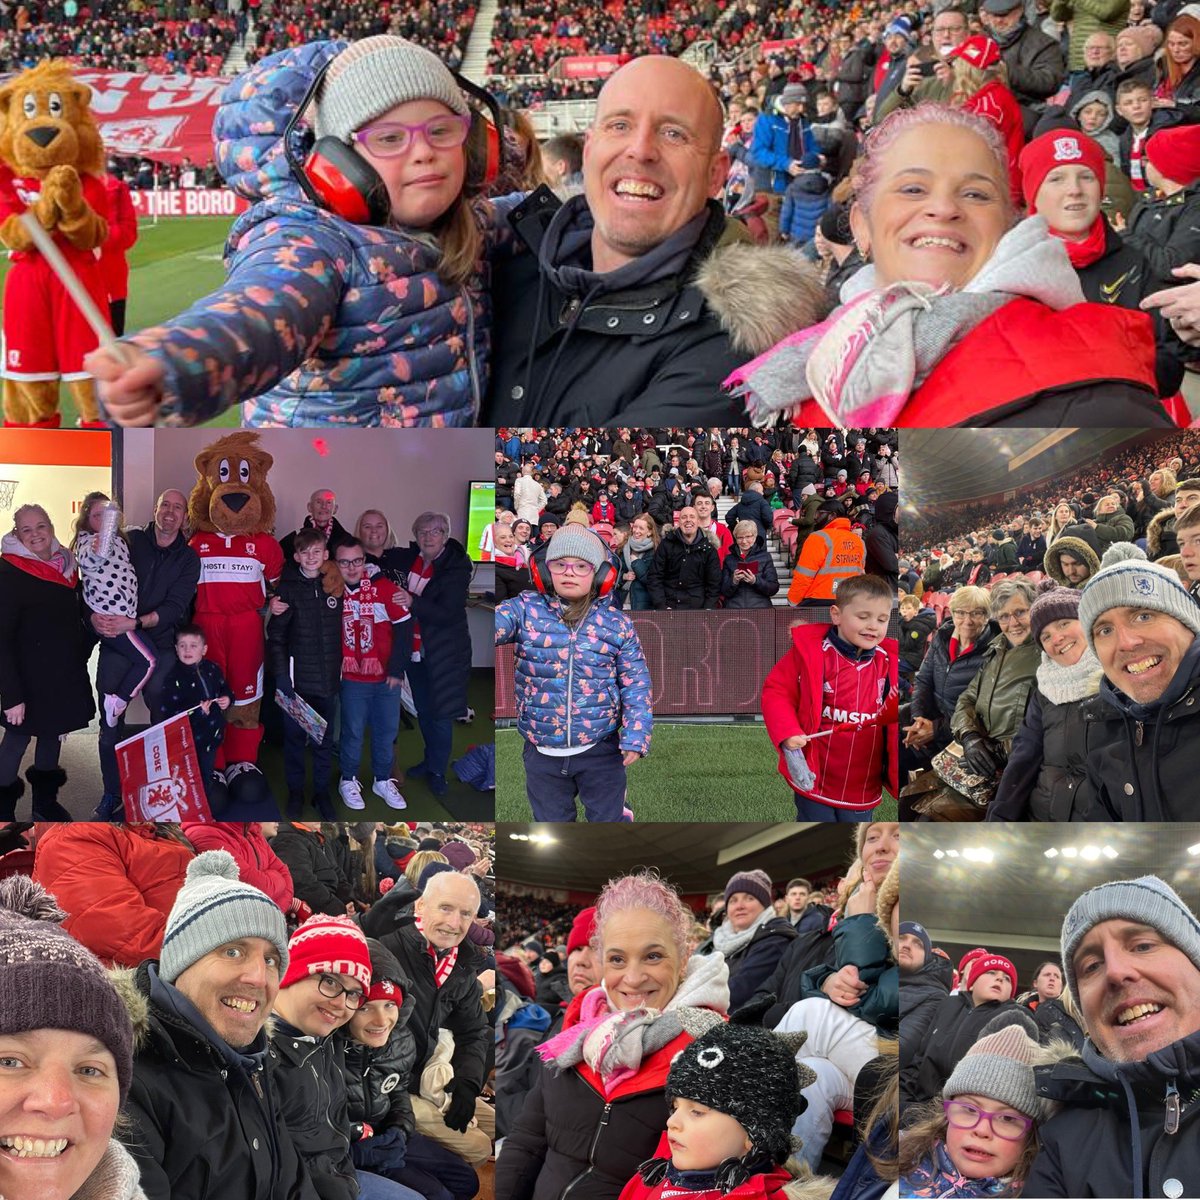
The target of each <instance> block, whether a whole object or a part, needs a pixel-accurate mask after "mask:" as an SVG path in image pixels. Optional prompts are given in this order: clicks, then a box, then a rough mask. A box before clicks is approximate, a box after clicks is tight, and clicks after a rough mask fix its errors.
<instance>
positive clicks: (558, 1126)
mask: <svg viewBox="0 0 1200 1200" xmlns="http://www.w3.org/2000/svg"><path fill="white" fill-rule="evenodd" d="M676 1040H678V1039H676ZM672 1045H674V1043H672ZM659 1054H661V1052H659ZM656 1057H657V1056H656ZM662 1065H663V1066H664V1067H665V1065H666V1064H662ZM643 1074H645V1065H644V1064H643ZM665 1082H666V1080H665V1070H660V1071H658V1072H655V1073H654V1074H652V1075H650V1077H649V1078H647V1079H646V1081H645V1083H641V1085H640V1086H639V1083H640V1081H639V1080H633V1081H631V1082H630V1083H629V1084H628V1085H622V1087H621V1091H620V1094H619V1096H618V1097H617V1098H616V1099H614V1100H612V1101H610V1102H608V1103H606V1102H605V1100H604V1098H603V1097H602V1096H601V1095H599V1093H597V1092H596V1091H595V1090H594V1089H593V1088H592V1086H591V1085H590V1084H589V1083H588V1082H587V1081H586V1080H585V1079H584V1078H583V1076H582V1075H581V1074H580V1073H579V1071H578V1070H577V1069H572V1070H569V1071H563V1072H562V1073H561V1074H559V1073H557V1072H554V1071H551V1070H550V1069H549V1068H543V1069H542V1070H541V1071H539V1072H538V1079H537V1083H536V1084H535V1085H534V1088H533V1090H532V1091H531V1092H530V1093H529V1095H528V1097H527V1098H526V1101H525V1107H524V1109H523V1110H522V1111H521V1115H520V1117H519V1118H518V1119H517V1123H516V1125H515V1127H514V1128H513V1130H512V1132H511V1133H510V1134H509V1135H508V1137H507V1138H506V1139H505V1142H504V1149H503V1151H502V1152H501V1154H500V1157H499V1159H497V1161H496V1196H497V1197H498V1198H499V1197H503V1200H568V1193H569V1200H617V1197H618V1196H619V1195H620V1194H621V1189H622V1188H624V1186H625V1185H626V1184H627V1183H628V1182H629V1181H630V1180H631V1179H632V1178H633V1176H634V1175H635V1174H636V1173H637V1169H638V1167H639V1166H640V1165H641V1164H642V1163H643V1162H645V1161H646V1159H648V1158H650V1157H652V1156H653V1154H654V1151H655V1150H656V1149H657V1147H658V1142H659V1138H660V1137H661V1136H662V1133H663V1131H664V1130H665V1129H666V1126H667V1102H666V1095H665V1088H664V1085H665Z"/></svg>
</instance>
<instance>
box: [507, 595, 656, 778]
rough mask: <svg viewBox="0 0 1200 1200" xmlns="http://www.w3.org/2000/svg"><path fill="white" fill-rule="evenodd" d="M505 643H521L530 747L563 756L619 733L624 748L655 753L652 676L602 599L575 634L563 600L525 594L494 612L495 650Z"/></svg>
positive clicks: (634, 640)
mask: <svg viewBox="0 0 1200 1200" xmlns="http://www.w3.org/2000/svg"><path fill="white" fill-rule="evenodd" d="M506 642H516V644H517V652H516V676H517V728H518V729H519V730H520V731H521V735H522V737H524V738H525V739H526V740H527V741H529V742H531V743H532V744H533V745H534V746H544V747H546V748H547V749H551V750H565V749H566V748H568V747H570V746H590V745H594V744H595V743H597V742H602V741H603V740H604V739H605V738H606V737H608V736H609V735H610V734H611V733H612V732H613V731H614V730H615V729H618V728H619V729H620V731H621V739H620V744H621V749H622V750H636V751H637V752H638V753H639V754H645V753H646V752H647V751H648V750H649V749H650V731H651V728H652V727H653V724H654V718H653V716H652V715H651V712H650V671H649V669H648V668H647V667H646V659H645V656H644V655H643V654H642V644H641V642H639V641H638V636H637V631H636V630H635V629H634V627H633V622H632V621H631V620H630V619H629V618H628V617H627V616H626V615H625V614H624V613H623V612H619V611H618V610H616V609H614V608H612V607H611V606H610V605H608V604H605V603H604V602H603V601H597V602H596V603H595V604H593V605H592V606H591V608H590V609H589V610H588V613H587V615H586V616H585V617H584V618H583V620H582V621H581V622H580V623H579V624H578V625H577V626H575V628H574V629H571V628H568V626H567V625H566V624H565V623H564V622H563V619H562V605H561V603H560V601H559V600H558V599H557V597H554V598H551V597H547V596H543V595H542V594H541V593H540V592H522V593H521V594H520V595H519V596H514V597H513V599H511V600H505V601H504V602H503V603H502V604H500V605H498V606H497V607H496V645H498V646H499V645H502V644H504V643H506Z"/></svg>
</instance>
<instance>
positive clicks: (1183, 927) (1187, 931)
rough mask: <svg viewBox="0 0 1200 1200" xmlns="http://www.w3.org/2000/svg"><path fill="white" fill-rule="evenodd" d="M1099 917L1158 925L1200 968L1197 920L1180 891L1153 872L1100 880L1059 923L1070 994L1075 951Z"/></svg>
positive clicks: (1199, 938)
mask: <svg viewBox="0 0 1200 1200" xmlns="http://www.w3.org/2000/svg"><path fill="white" fill-rule="evenodd" d="M1102 921H1136V922H1137V923H1139V924H1141V925H1149V926H1150V928H1151V929H1157V930H1158V932H1159V933H1160V934H1162V936H1163V937H1164V938H1166V939H1167V941H1168V942H1170V943H1171V945H1173V946H1175V947H1177V948H1178V949H1180V950H1182V951H1183V953H1184V954H1186V955H1187V957H1188V958H1190V959H1191V960H1192V962H1193V963H1194V964H1195V965H1196V967H1197V969H1198V970H1200V921H1198V920H1197V919H1196V914H1195V913H1193V912H1192V910H1191V909H1190V908H1188V906H1187V905H1186V904H1184V902H1183V901H1182V900H1181V899H1180V898H1179V894H1178V893H1177V892H1176V891H1175V890H1174V889H1173V888H1172V887H1171V886H1170V885H1169V884H1166V883H1163V881H1162V880H1161V879H1159V878H1158V877H1157V876H1156V875H1143V876H1142V877H1141V878H1140V879H1123V880H1117V881H1115V882H1113V883H1102V884H1100V885H1099V886H1098V887H1094V888H1092V889H1091V890H1090V891H1087V892H1084V893H1083V895H1082V896H1080V897H1079V899H1078V900H1076V901H1075V903H1074V904H1072V905H1071V908H1070V911H1069V912H1068V913H1067V916H1066V919H1065V920H1064V921H1063V927H1062V964H1063V974H1064V975H1065V976H1066V977H1067V987H1069V988H1070V989H1071V995H1073V996H1076V997H1078V995H1079V991H1078V989H1077V988H1076V986H1075V963H1074V961H1073V960H1074V958H1075V951H1076V950H1078V949H1079V943H1080V942H1081V941H1083V938H1084V935H1085V934H1086V933H1087V931H1088V930H1089V929H1091V928H1093V927H1094V926H1096V925H1099V924H1100V923H1101V922H1102Z"/></svg>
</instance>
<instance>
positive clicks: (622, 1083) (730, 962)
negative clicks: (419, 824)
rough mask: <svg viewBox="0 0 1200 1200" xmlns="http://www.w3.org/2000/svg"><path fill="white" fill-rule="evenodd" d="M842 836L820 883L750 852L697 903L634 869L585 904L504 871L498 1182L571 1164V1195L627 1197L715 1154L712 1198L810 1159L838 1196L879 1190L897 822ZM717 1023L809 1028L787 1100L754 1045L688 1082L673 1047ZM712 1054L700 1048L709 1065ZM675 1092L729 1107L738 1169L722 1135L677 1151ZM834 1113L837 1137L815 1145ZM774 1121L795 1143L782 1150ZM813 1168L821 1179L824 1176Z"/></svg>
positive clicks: (537, 1186)
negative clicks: (510, 878)
mask: <svg viewBox="0 0 1200 1200" xmlns="http://www.w3.org/2000/svg"><path fill="white" fill-rule="evenodd" d="M852 847H853V849H852V859H851V863H850V866H849V869H848V870H847V871H846V874H845V877H844V878H842V879H839V880H838V881H837V884H836V897H828V896H826V895H825V894H824V892H823V890H822V889H821V888H819V887H818V888H814V886H813V884H812V883H810V881H809V880H807V879H804V878H800V877H796V878H792V879H789V880H787V881H786V884H785V883H784V881H783V880H780V881H779V882H778V884H776V882H775V881H773V880H772V879H771V878H770V876H769V875H768V874H767V873H766V872H765V871H763V870H761V869H754V868H751V867H746V868H743V869H739V870H737V871H735V872H734V874H733V875H732V876H730V877H729V879H728V880H727V881H726V882H725V883H724V885H723V888H722V885H721V884H720V883H719V882H717V881H714V885H713V886H714V889H720V890H718V891H716V895H715V899H713V900H712V901H711V903H706V902H705V901H704V899H703V898H701V897H690V898H688V899H687V901H686V902H685V900H684V899H683V898H681V897H680V896H679V894H678V892H677V891H676V890H675V888H673V887H672V886H671V884H670V882H669V880H666V879H663V878H661V877H660V876H659V875H658V874H657V873H656V872H654V871H652V870H651V871H646V870H639V871H637V872H636V873H633V874H630V875H625V876H622V877H619V878H615V879H612V880H610V881H609V882H608V883H607V884H606V885H605V887H604V888H603V889H602V891H601V892H600V894H599V896H598V897H596V899H595V902H594V904H586V903H584V902H583V901H582V900H580V901H577V902H575V903H573V904H571V905H569V906H567V905H563V904H555V903H553V902H549V903H548V902H547V897H545V896H544V895H540V894H537V893H529V891H528V889H526V888H523V887H522V886H521V885H519V884H516V883H503V882H502V884H501V889H500V902H499V909H498V918H499V921H500V925H501V928H502V929H503V930H504V933H503V945H504V949H503V950H501V951H500V952H499V953H497V956H496V965H497V987H498V997H497V1014H498V1015H497V1021H496V1025H497V1054H496V1084H497V1086H496V1091H497V1097H498V1101H497V1103H498V1110H499V1111H498V1129H497V1132H498V1134H499V1136H500V1138H501V1139H502V1140H501V1141H500V1142H499V1143H498V1152H497V1166H496V1188H497V1195H498V1196H504V1197H506V1198H508V1200H530V1198H532V1197H539V1196H545V1195H550V1194H555V1195H557V1194H559V1193H560V1192H561V1191H562V1189H563V1187H565V1186H566V1185H568V1184H569V1183H570V1182H571V1181H572V1180H573V1179H574V1180H576V1187H575V1190H576V1191H580V1192H581V1194H583V1195H585V1196H586V1197H588V1200H617V1198H618V1197H619V1196H623V1197H627V1198H628V1197H631V1196H634V1195H640V1194H644V1188H645V1186H646V1185H650V1186H651V1187H653V1186H654V1185H656V1184H658V1183H659V1182H661V1181H662V1179H663V1176H664V1173H665V1177H666V1181H667V1185H668V1186H670V1185H673V1184H676V1185H677V1184H678V1183H679V1182H680V1176H679V1174H678V1172H680V1171H684V1172H688V1171H708V1172H712V1171H714V1170H717V1169H718V1168H720V1171H719V1172H718V1182H717V1183H716V1184H715V1185H710V1186H713V1187H714V1191H713V1194H714V1195H724V1194H727V1193H733V1194H737V1195H750V1194H755V1195H762V1194H766V1195H771V1196H782V1195H784V1192H783V1191H782V1188H783V1187H784V1186H785V1185H786V1184H787V1183H788V1182H789V1181H790V1179H791V1178H792V1177H798V1178H800V1179H802V1180H804V1179H810V1178H811V1177H812V1174H813V1172H815V1171H819V1170H821V1169H822V1168H823V1169H825V1170H826V1171H827V1172H836V1173H837V1174H840V1175H841V1179H840V1181H838V1182H837V1187H836V1190H834V1191H833V1195H834V1196H835V1197H837V1198H838V1200H844V1198H845V1197H849V1196H852V1195H853V1196H861V1197H873V1196H881V1195H882V1194H883V1192H884V1191H885V1190H886V1188H887V1185H888V1181H889V1180H890V1179H894V1178H895V1155H896V1146H895V1132H896V1115H897V1114H896V1108H895V1094H896V1093H895V1087H896V1078H895V1063H896V1059H895V1055H896V1043H895V1041H894V1034H895V1030H896V1025H897V1009H896V1003H897V992H896V988H897V979H898V972H897V966H896V960H895V954H894V949H893V947H894V944H895V937H896V924H897V922H898V920H899V911H898V907H897V902H898V898H899V871H898V851H899V826H898V825H896V824H887V823H869V824H863V825H860V826H859V827H858V828H857V830H856V832H855V835H854V838H853V840H852ZM800 857H802V855H801V856H800ZM798 865H800V866H803V864H802V863H801V864H798ZM568 877H569V868H568V870H567V872H566V873H564V878H568ZM830 899H832V900H833V901H834V902H833V903H832V904H830V903H828V902H827V901H828V900H830ZM726 1017H728V1018H729V1024H728V1026H726V1025H725V1018H726ZM726 1028H727V1029H728V1030H729V1031H730V1036H736V1035H737V1034H738V1033H739V1032H740V1031H741V1030H742V1029H753V1030H757V1031H764V1030H773V1031H776V1032H777V1033H798V1032H800V1031H806V1032H807V1038H806V1039H800V1038H796V1039H794V1040H792V1041H791V1042H790V1043H789V1053H788V1054H787V1055H786V1056H784V1057H785V1058H786V1060H788V1061H789V1062H791V1061H795V1062H797V1063H798V1064H799V1066H800V1072H801V1080H800V1082H801V1085H802V1087H803V1092H802V1095H803V1101H802V1102H801V1104H799V1105H797V1104H796V1103H795V1097H794V1091H795V1089H796V1086H797V1085H796V1083H795V1081H794V1080H793V1081H791V1082H790V1083H789V1085H788V1086H789V1087H790V1089H791V1090H792V1093H793V1094H792V1095H791V1097H790V1100H787V1099H785V1100H781V1099H780V1093H781V1091H782V1090H783V1089H782V1087H781V1085H780V1083H779V1081H778V1079H777V1076H776V1071H777V1070H779V1069H780V1068H777V1067H775V1066H774V1065H773V1064H771V1065H769V1064H770V1060H769V1059H768V1060H764V1059H761V1058H755V1059H751V1058H748V1057H743V1056H739V1057H738V1059H737V1060H736V1062H737V1068H736V1070H735V1071H734V1072H732V1076H733V1077H732V1078H729V1079H728V1081H725V1080H723V1081H722V1084H721V1085H718V1086H714V1087H713V1088H712V1089H705V1092H704V1094H701V1095H695V1094H693V1093H692V1092H691V1091H688V1090H686V1089H687V1087H688V1083H685V1082H684V1071H683V1069H682V1067H677V1066H673V1065H672V1060H673V1059H675V1058H676V1056H677V1055H679V1052H680V1051H683V1052H684V1059H685V1060H686V1058H687V1057H688V1055H687V1047H688V1046H689V1045H690V1044H691V1043H692V1042H693V1040H694V1039H699V1040H700V1042H701V1045H705V1044H707V1039H708V1038H712V1037H714V1036H717V1037H719V1036H720V1035H716V1034H714V1033H713V1032H712V1031H713V1030H714V1029H721V1030H724V1029H726ZM613 1030H625V1031H627V1032H625V1033H623V1036H622V1038H621V1039H620V1045H621V1047H622V1049H621V1052H620V1054H612V1053H610V1052H609V1051H608V1050H606V1049H605V1047H606V1046H610V1045H613V1044H615V1043H613V1042H612V1041H611V1040H610V1038H609V1037H607V1036H606V1035H607V1034H609V1033H610V1032H611V1031H613ZM706 1030H707V1031H709V1032H708V1033H707V1035H705V1031H706ZM631 1035H632V1036H631ZM759 1037H760V1033H755V1034H754V1035H753V1038H751V1039H750V1040H749V1041H748V1042H747V1045H748V1046H749V1045H756V1044H758V1043H756V1042H755V1040H754V1039H756V1038H759ZM761 1044H763V1045H766V1044H768V1043H765V1042H764V1043H761ZM702 1061H703V1059H702ZM751 1061H753V1062H755V1064H756V1066H758V1065H759V1064H761V1068H762V1069H761V1070H754V1069H749V1063H750V1062H751ZM720 1062H721V1058H719V1057H717V1056H716V1055H713V1056H712V1058H711V1060H710V1065H712V1066H716V1065H718V1064H719V1063H720ZM726 1074H727V1075H728V1074H730V1073H726ZM692 1082H694V1081H692ZM718 1097H719V1098H718ZM618 1098H619V1099H620V1100H621V1103H619V1104H616V1103H614V1101H615V1100H617V1099H618ZM664 1098H665V1100H666V1102H667V1103H664ZM680 1100H687V1101H689V1102H690V1101H695V1102H698V1103H699V1104H701V1105H705V1106H707V1107H708V1108H716V1109H717V1110H718V1111H720V1112H722V1113H727V1114H730V1115H733V1116H734V1117H735V1119H739V1120H740V1121H741V1122H742V1124H743V1126H744V1128H745V1132H746V1135H747V1142H746V1144H742V1145H741V1146H740V1148H739V1149H738V1150H737V1152H736V1154H734V1155H733V1157H734V1158H736V1159H740V1166H741V1168H742V1172H741V1173H740V1174H739V1173H736V1172H733V1173H731V1171H732V1160H731V1162H730V1163H726V1162H725V1161H724V1159H725V1158H726V1156H727V1155H730V1154H731V1153H733V1152H732V1151H730V1150H726V1151H724V1152H722V1153H713V1155H712V1158H711V1161H709V1160H707V1159H705V1158H702V1157H701V1155H704V1154H708V1153H710V1152H712V1151H715V1149H716V1147H705V1148H704V1149H703V1150H701V1147H700V1144H699V1139H698V1138H696V1139H688V1144H689V1145H690V1146H692V1147H694V1150H695V1151H696V1153H694V1154H692V1155H691V1156H689V1155H688V1154H687V1153H685V1151H684V1148H683V1146H682V1145H680V1144H679V1143H680V1142H682V1140H683V1138H682V1135H680V1133H679V1128H678V1122H679V1121H680V1120H681V1119H682V1117H681V1116H680V1115H679V1113H678V1109H679V1104H680ZM672 1108H674V1110H675V1112H676V1115H675V1116H672V1115H671V1112H672ZM801 1110H802V1111H801ZM751 1114H757V1117H758V1119H757V1120H755V1121H751V1120H750V1119H749V1117H750V1115H751ZM835 1127H836V1128H837V1129H838V1131H839V1133H840V1134H842V1135H846V1136H847V1137H848V1139H849V1146H847V1145H846V1139H845V1138H839V1139H838V1146H837V1147H836V1149H835V1147H834V1146H832V1145H830V1138H831V1134H832V1133H833V1131H834V1129H835ZM769 1130H770V1131H777V1132H778V1135H779V1136H777V1137H771V1136H769V1134H768V1131H769ZM668 1135H670V1138H671V1140H670V1142H668ZM868 1135H869V1143H870V1144H869V1146H868V1145H864V1144H862V1143H863V1142H866V1141H867V1140H868ZM789 1136H794V1137H796V1138H798V1139H800V1146H799V1149H798V1150H796V1152H795V1157H794V1158H792V1150H791V1145H790V1144H789ZM589 1147H590V1151H589ZM855 1147H856V1148H855ZM851 1148H854V1152H853V1155H852V1156H851V1157H850V1160H849V1165H848V1166H846V1160H847V1155H848V1153H849V1150H850V1149H851ZM827 1149H828V1153H826V1151H827ZM868 1150H869V1151H870V1155H869V1156H868ZM656 1156H657V1158H658V1160H659V1166H658V1167H657V1168H656V1170H655V1171H654V1172H648V1170H647V1168H649V1167H650V1166H651V1164H650V1161H649V1160H651V1159H652V1158H655V1157H656ZM668 1159H669V1160H670V1161H665V1160H668ZM789 1160H791V1161H789ZM639 1171H640V1178H639V1177H638V1176H639ZM760 1173H761V1174H765V1175H767V1176H768V1177H769V1183H768V1186H767V1190H766V1192H765V1193H764V1192H763V1191H761V1190H750V1191H746V1192H742V1191H738V1190H736V1189H737V1188H739V1187H741V1186H747V1187H749V1188H751V1189H754V1188H755V1186H756V1185H755V1182H754V1180H753V1178H752V1177H754V1176H756V1175H758V1174H760ZM748 1177H750V1178H748ZM688 1178H689V1176H687V1175H685V1176H683V1179H684V1181H687V1180H688ZM820 1182H821V1183H824V1184H825V1185H827V1186H826V1188H825V1193H824V1194H828V1191H829V1190H830V1188H832V1187H833V1184H834V1180H832V1179H828V1178H827V1179H825V1180H822V1181H820ZM762 1186H763V1185H762V1183H758V1184H757V1187H758V1188H761V1187H762ZM650 1194H653V1195H657V1194H658V1193H657V1192H651V1193H650ZM814 1194H815V1193H814Z"/></svg>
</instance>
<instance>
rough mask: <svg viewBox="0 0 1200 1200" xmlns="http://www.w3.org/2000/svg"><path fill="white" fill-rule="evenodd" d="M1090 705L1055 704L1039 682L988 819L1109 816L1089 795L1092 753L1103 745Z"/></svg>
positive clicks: (1079, 819)
mask: <svg viewBox="0 0 1200 1200" xmlns="http://www.w3.org/2000/svg"><path fill="white" fill-rule="evenodd" d="M1084 703H1085V701H1084V700H1074V701H1070V702H1068V703H1065V704H1055V703H1054V702H1053V701H1052V700H1047V699H1046V697H1045V696H1043V695H1042V693H1041V692H1040V691H1038V689H1037V686H1036V685H1035V686H1034V688H1033V691H1031V692H1030V693H1029V703H1028V705H1027V706H1026V708H1025V721H1024V723H1023V724H1022V726H1021V728H1020V729H1019V730H1017V736H1016V737H1015V738H1013V742H1012V748H1011V749H1010V750H1009V755H1008V763H1007V765H1006V766H1005V768H1004V774H1003V775H1002V776H1001V777H1000V786H999V787H998V788H997V789H996V796H995V798H994V799H993V800H992V802H991V804H990V805H988V811H987V818H986V819H987V820H989V821H1086V820H1089V819H1099V820H1103V819H1104V814H1103V813H1099V812H1096V811H1094V809H1093V807H1092V803H1091V800H1090V799H1089V797H1090V792H1089V790H1088V783H1087V760H1088V754H1089V753H1090V752H1091V751H1092V750H1095V749H1098V748H1099V746H1100V743H1099V741H1098V740H1097V738H1096V734H1097V732H1098V730H1096V729H1094V728H1092V727H1091V726H1090V725H1089V723H1088V721H1087V720H1086V718H1085V717H1084V712H1083V706H1084Z"/></svg>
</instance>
